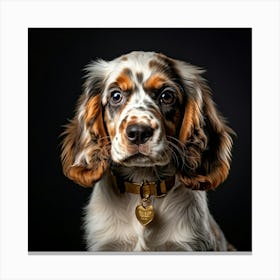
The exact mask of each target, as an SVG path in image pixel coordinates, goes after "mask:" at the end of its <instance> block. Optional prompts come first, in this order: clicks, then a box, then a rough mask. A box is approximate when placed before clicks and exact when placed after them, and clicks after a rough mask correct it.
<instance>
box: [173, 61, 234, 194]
mask: <svg viewBox="0 0 280 280" xmlns="http://www.w3.org/2000/svg"><path fill="white" fill-rule="evenodd" d="M177 69H178V71H179V73H180V75H181V77H182V81H183V85H184V89H185V91H186V94H187V98H186V106H185V112H184V117H183V120H182V123H181V130H180V133H179V140H180V142H181V143H183V144H184V153H183V154H184V156H183V157H184V158H183V161H182V162H183V163H184V164H183V167H182V169H181V171H180V174H179V177H180V179H181V181H182V182H183V183H184V184H185V185H186V186H187V187H189V188H192V189H197V190H207V189H214V188H216V187H217V186H218V185H219V184H221V183H222V182H223V181H224V180H225V179H226V178H227V176H228V173H229V169H230V160H231V148H232V137H231V135H234V132H233V130H232V129H231V128H229V127H228V126H227V124H226V122H225V120H224V119H223V117H222V116H221V115H220V113H219V112H218V111H217V109H216V107H215V104H214V102H213V101H212V97H211V92H210V89H209V87H208V86H207V84H206V82H205V81H204V79H203V78H202V77H201V76H200V74H201V73H202V72H203V71H202V70H201V69H199V68H196V67H194V66H192V65H189V64H186V63H184V62H180V61H177Z"/></svg>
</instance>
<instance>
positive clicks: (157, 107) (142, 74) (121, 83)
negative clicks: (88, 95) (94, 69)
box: [102, 53, 183, 166]
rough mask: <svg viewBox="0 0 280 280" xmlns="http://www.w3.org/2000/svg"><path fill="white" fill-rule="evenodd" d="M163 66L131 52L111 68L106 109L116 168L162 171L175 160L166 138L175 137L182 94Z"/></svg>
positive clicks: (146, 56) (104, 99) (104, 92)
mask: <svg viewBox="0 0 280 280" xmlns="http://www.w3.org/2000/svg"><path fill="white" fill-rule="evenodd" d="M160 63H161V62H160V60H159V59H156V57H154V55H152V54H148V55H147V54H144V53H138V54H136V53H132V54H130V55H127V56H124V57H121V58H119V59H118V60H117V61H115V63H114V64H113V65H111V69H110V72H111V73H113V74H112V75H110V77H109V79H108V80H107V81H106V84H105V89H104V91H103V93H102V107H103V108H104V122H105V126H106V128H107V131H108V134H109V137H110V141H111V157H112V160H113V161H114V162H116V163H119V164H121V165H125V166H162V165H166V164H168V163H169V162H170V160H171V156H172V152H171V149H170V146H169V145H170V144H169V140H168V137H169V136H172V137H175V136H176V133H177V128H178V125H179V121H180V119H181V111H182V109H183V107H182V106H183V90H182V87H181V86H180V85H179V84H177V83H176V80H175V78H176V77H175V75H173V73H166V71H164V69H162V70H161V68H162V67H164V65H163V64H160Z"/></svg>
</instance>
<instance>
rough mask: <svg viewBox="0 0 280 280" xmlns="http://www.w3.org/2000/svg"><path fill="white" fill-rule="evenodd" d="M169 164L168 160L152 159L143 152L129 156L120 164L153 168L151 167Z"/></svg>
mask: <svg viewBox="0 0 280 280" xmlns="http://www.w3.org/2000/svg"><path fill="white" fill-rule="evenodd" d="M168 162H169V159H168V158H160V159H156V158H152V157H151V156H149V155H146V154H143V153H141V152H138V153H135V154H133V155H130V156H127V157H126V158H125V159H123V160H122V161H121V162H120V164H121V165H124V166H128V167H151V166H162V165H166V164H167V163H168Z"/></svg>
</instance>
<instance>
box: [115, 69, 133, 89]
mask: <svg viewBox="0 0 280 280" xmlns="http://www.w3.org/2000/svg"><path fill="white" fill-rule="evenodd" d="M116 84H117V85H118V87H119V88H120V89H121V90H122V91H124V92H127V91H128V92H131V91H132V90H133V89H134V83H133V82H132V71H131V70H130V69H129V68H125V69H124V70H123V71H122V72H121V74H120V75H119V76H118V77H117V79H116Z"/></svg>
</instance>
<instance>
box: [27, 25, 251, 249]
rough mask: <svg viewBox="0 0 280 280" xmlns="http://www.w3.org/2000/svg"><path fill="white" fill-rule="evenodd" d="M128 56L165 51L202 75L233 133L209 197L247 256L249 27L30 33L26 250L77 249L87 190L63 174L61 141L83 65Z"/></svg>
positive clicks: (222, 223)
mask: <svg viewBox="0 0 280 280" xmlns="http://www.w3.org/2000/svg"><path fill="white" fill-rule="evenodd" d="M132 50H145V51H156V52H162V53H164V54H166V55H168V56H171V57H173V58H177V59H181V60H185V61H187V62H190V63H192V64H195V65H198V66H201V67H203V68H205V69H206V70H207V72H206V73H205V75H204V77H205V78H207V79H208V81H209V84H210V87H211V88H212V90H213V98H214V101H215V102H216V103H217V106H218V109H219V110H220V111H221V112H222V114H223V115H224V116H225V117H226V118H227V120H228V121H229V123H230V126H231V127H232V128H233V129H234V130H235V132H236V133H237V135H238V136H237V138H236V139H235V141H234V149H233V160H232V169H231V172H230V175H229V177H228V179H227V181H226V182H225V183H223V185H221V186H220V187H219V188H218V189H217V190H216V191H211V192H209V207H210V210H211V212H212V214H213V216H214V217H215V219H216V220H217V222H218V223H219V225H220V226H221V228H222V229H223V231H224V233H225V235H226V236H227V238H228V240H229V241H230V242H232V243H233V244H234V245H235V246H236V247H237V249H238V250H240V251H251V225H252V219H251V146H252V143H251V64H252V63H251V29H248V28H247V29H245V28H241V29H237V28H233V29H228V28H224V29H209V28H205V29H58V28H56V29H41V28H32V29H29V30H28V90H29V96H28V99H29V100H28V107H29V108H28V109H29V110H28V111H29V116H28V122H29V127H28V136H29V141H28V142H29V144H28V156H29V158H28V161H29V163H28V164H29V170H28V172H29V174H28V175H29V176H28V177H29V182H28V192H29V200H28V205H29V207H28V218H29V219H28V226H29V227H28V228H29V231H28V248H29V251H82V250H85V246H84V243H83V240H82V234H83V230H82V228H81V224H82V220H81V219H82V216H83V210H82V209H83V207H84V206H85V204H86V202H87V201H88V199H89V195H90V193H91V189H85V188H82V187H80V186H78V185H75V184H74V183H73V182H71V181H70V180H68V179H67V178H66V177H64V176H63V174H62V170H61V164H60V159H59V157H60V141H61V139H60V138H59V135H60V134H61V132H62V131H63V128H62V126H63V125H64V124H66V123H67V120H68V119H70V118H72V117H73V115H74V113H73V111H74V109H75V104H76V101H77V98H78V96H79V95H80V93H81V86H82V83H83V78H82V77H83V75H84V72H83V71H82V70H83V67H84V66H85V65H86V64H88V63H89V62H90V61H91V60H93V59H95V58H98V57H99V58H103V59H105V60H111V59H113V58H115V57H117V56H119V55H121V54H124V53H127V52H130V51H132Z"/></svg>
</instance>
